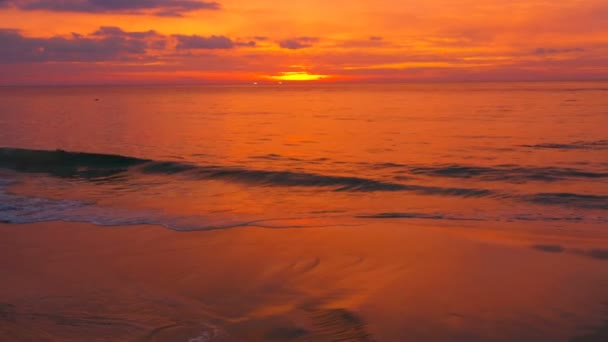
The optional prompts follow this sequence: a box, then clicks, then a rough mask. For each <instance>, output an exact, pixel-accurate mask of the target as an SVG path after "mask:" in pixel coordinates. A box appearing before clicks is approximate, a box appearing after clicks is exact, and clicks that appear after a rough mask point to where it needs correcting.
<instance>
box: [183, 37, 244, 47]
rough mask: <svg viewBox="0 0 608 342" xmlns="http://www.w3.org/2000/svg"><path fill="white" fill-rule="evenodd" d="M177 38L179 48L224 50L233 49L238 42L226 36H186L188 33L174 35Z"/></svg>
mask: <svg viewBox="0 0 608 342" xmlns="http://www.w3.org/2000/svg"><path fill="white" fill-rule="evenodd" d="M173 37H175V38H176V39H177V49H178V50H198V49H201V50H222V49H232V48H234V47H235V46H236V45H237V44H236V43H235V42H234V41H232V39H230V38H228V37H225V36H210V37H203V36H197V35H192V36H186V35H174V36H173Z"/></svg>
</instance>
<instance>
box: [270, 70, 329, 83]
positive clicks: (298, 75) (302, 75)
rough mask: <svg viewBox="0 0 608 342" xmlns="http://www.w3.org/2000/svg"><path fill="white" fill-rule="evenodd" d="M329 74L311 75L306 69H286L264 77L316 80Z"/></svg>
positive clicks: (284, 79)
mask: <svg viewBox="0 0 608 342" xmlns="http://www.w3.org/2000/svg"><path fill="white" fill-rule="evenodd" d="M328 77H329V76H327V75H313V74H309V73H308V72H306V71H288V72H282V73H281V74H280V75H276V76H266V78H269V79H272V80H275V81H318V80H322V79H326V78H328Z"/></svg>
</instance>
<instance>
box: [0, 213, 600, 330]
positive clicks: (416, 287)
mask: <svg viewBox="0 0 608 342" xmlns="http://www.w3.org/2000/svg"><path fill="white" fill-rule="evenodd" d="M451 229H452V228H438V227H433V226H431V225H428V224H421V225H418V226H417V225H414V224H408V223H400V222H388V223H386V224H375V225H374V226H365V227H358V228H353V227H350V228H322V229H314V228H310V229H308V228H307V229H260V228H251V227H246V228H235V229H229V230H215V231H206V232H189V233H178V232H174V231H170V230H167V229H165V228H162V227H154V226H132V227H116V228H107V227H99V226H93V225H89V224H82V223H64V222H51V223H41V224H28V225H2V226H0V244H1V247H0V263H1V264H0V268H1V269H2V270H3V276H2V282H0V303H1V304H0V310H1V311H0V313H1V315H0V331H1V332H2V334H3V336H4V338H5V339H6V340H12V341H44V340H49V341H58V340H61V341H82V340H83V339H86V340H90V339H89V338H88V337H89V336H95V340H100V341H104V340H107V341H118V340H121V341H216V340H217V341H244V340H267V341H336V340H340V338H344V339H343V340H347V341H372V340H374V341H422V340H424V341H448V340H449V341H515V340H519V341H524V340H526V341H531V340H535V341H568V340H572V341H605V339H606V336H607V335H606V332H607V331H606V319H608V306H607V301H608V296H607V293H606V286H607V284H608V274H607V273H606V272H605V270H606V267H607V265H608V264H607V262H608V260H605V259H602V258H600V257H596V258H594V257H590V256H589V255H583V254H577V253H568V252H565V251H564V252H561V253H559V252H555V251H543V250H541V249H538V248H533V246H536V245H535V238H534V237H530V236H523V235H522V236H515V237H511V238H509V234H505V233H504V232H503V233H500V232H496V233H495V234H490V235H488V234H483V233H479V232H477V231H476V230H475V229H471V230H470V231H469V232H467V233H466V234H462V233H454V232H450V230H451ZM462 230H463V229H460V231H462ZM464 230H466V228H464ZM604 241H605V240H604ZM536 242H539V241H538V240H537V241H536ZM540 242H546V241H540ZM594 243H596V244H597V239H594V240H588V241H584V239H580V240H579V241H578V243H577V244H576V245H575V246H572V248H573V249H575V250H576V249H584V248H592V246H594ZM576 338H578V339H576Z"/></svg>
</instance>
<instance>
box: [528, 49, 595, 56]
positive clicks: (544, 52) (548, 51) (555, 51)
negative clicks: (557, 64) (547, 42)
mask: <svg viewBox="0 0 608 342" xmlns="http://www.w3.org/2000/svg"><path fill="white" fill-rule="evenodd" d="M583 51H585V49H582V48H565V49H554V48H536V49H534V51H533V53H534V54H536V55H555V54H560V53H573V52H583Z"/></svg>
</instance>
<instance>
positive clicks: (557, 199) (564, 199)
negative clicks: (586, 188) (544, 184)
mask: <svg viewBox="0 0 608 342" xmlns="http://www.w3.org/2000/svg"><path fill="white" fill-rule="evenodd" d="M523 199H524V200H526V201H528V202H531V203H536V204H543V205H561V206H566V207H573V208H584V209H604V210H606V209H608V196H603V195H585V194H575V193H539V194H534V195H529V196H524V197H523Z"/></svg>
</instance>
